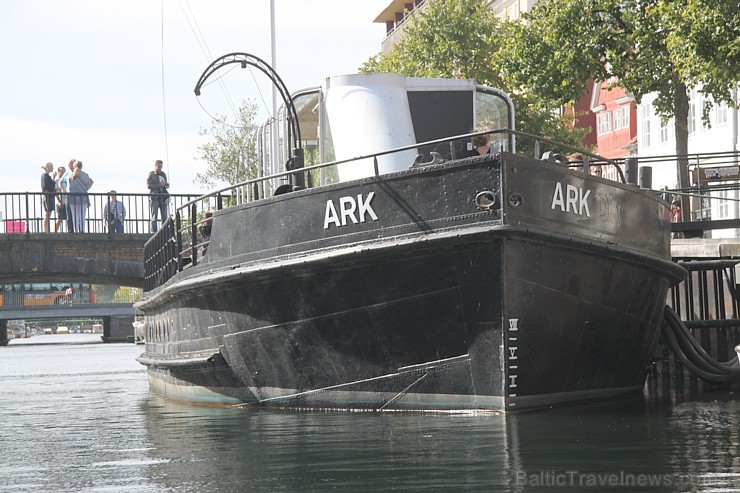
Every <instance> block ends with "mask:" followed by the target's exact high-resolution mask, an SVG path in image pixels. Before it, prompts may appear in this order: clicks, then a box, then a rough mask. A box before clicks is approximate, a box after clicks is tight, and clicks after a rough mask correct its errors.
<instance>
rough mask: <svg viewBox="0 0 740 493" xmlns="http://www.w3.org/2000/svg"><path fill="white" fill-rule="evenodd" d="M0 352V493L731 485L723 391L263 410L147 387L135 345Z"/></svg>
mask: <svg viewBox="0 0 740 493" xmlns="http://www.w3.org/2000/svg"><path fill="white" fill-rule="evenodd" d="M98 341H99V336H93V335H86V334H70V335H47V336H36V337H33V338H30V339H25V340H12V341H10V344H9V345H8V346H7V347H3V348H0V423H1V425H0V451H1V454H2V460H1V461H0V492H13V493H16V492H244V491H259V492H262V491H264V492H272V491H286V492H293V491H351V492H364V491H374V492H385V491H399V492H415V491H423V492H428V491H439V492H455V491H481V492H494V491H502V492H520V491H560V492H564V491H588V492H593V491H612V492H613V491H625V492H639V491H650V492H657V491H702V492H730V491H740V445H739V444H740V404H739V403H738V396H737V395H734V394H726V393H721V394H720V393H707V392H704V393H703V394H701V395H678V394H674V393H671V392H666V393H664V394H663V395H662V396H661V397H660V398H655V399H651V400H646V399H643V398H636V399H632V400H630V401H628V402H620V403H611V404H600V405H591V406H580V407H568V408H562V409H551V410H547V411H542V412H530V413H526V414H520V415H515V416H503V415H497V414H477V415H471V414H445V415H442V414H409V413H368V412H363V413H348V412H312V411H300V412H297V411H271V410H255V409H220V408H205V407H192V406H184V405H178V404H175V403H171V402H166V401H164V400H163V399H161V398H160V397H158V396H155V395H151V394H150V393H149V391H148V388H147V382H146V374H145V371H144V368H143V367H142V366H140V365H139V364H138V363H137V362H136V361H135V360H134V358H135V357H136V356H137V355H138V354H139V353H141V351H142V348H141V346H136V345H133V344H102V343H99V342H98Z"/></svg>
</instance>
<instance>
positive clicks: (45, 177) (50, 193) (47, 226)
mask: <svg viewBox="0 0 740 493" xmlns="http://www.w3.org/2000/svg"><path fill="white" fill-rule="evenodd" d="M41 169H43V170H44V171H43V172H42V173H41V191H42V192H43V193H44V196H43V197H42V198H41V200H42V202H43V204H44V233H48V232H50V231H51V212H52V211H53V210H54V191H55V189H56V183H54V178H52V177H51V175H50V174H49V173H51V172H52V171H53V170H54V165H53V164H51V163H46V164H44V165H43V166H41Z"/></svg>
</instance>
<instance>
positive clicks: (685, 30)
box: [503, 0, 740, 188]
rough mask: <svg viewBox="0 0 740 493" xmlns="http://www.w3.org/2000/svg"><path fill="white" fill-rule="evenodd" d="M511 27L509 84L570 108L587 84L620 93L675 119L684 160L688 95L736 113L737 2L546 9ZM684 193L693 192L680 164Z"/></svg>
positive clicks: (554, 0)
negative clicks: (649, 100) (649, 98)
mask: <svg viewBox="0 0 740 493" xmlns="http://www.w3.org/2000/svg"><path fill="white" fill-rule="evenodd" d="M524 20H525V22H522V23H519V24H517V25H515V26H512V30H511V34H512V38H511V43H510V44H508V45H507V46H506V47H505V49H504V51H503V54H504V55H505V56H504V59H505V60H506V65H505V71H506V76H508V77H510V78H511V79H513V80H516V81H517V85H518V86H519V87H521V88H522V89H523V90H526V91H529V92H533V93H536V94H539V95H540V97H542V98H546V99H553V100H556V101H559V102H561V103H562V104H567V103H568V102H573V101H576V100H577V99H578V98H579V97H580V96H581V95H582V94H583V93H584V90H585V88H586V84H587V83H588V81H589V79H591V78H594V79H597V80H601V81H607V82H610V83H614V84H618V85H619V86H621V87H623V88H624V89H625V90H626V91H628V92H630V93H632V95H633V96H634V97H635V99H636V100H637V102H638V103H639V101H640V100H641V99H642V98H643V97H644V96H645V95H646V94H649V93H655V94H656V95H657V98H656V99H655V101H654V103H653V106H654V108H655V110H656V112H657V113H658V114H659V115H660V116H661V117H662V118H663V119H664V121H667V120H668V119H669V118H671V117H673V118H674V122H675V123H674V125H675V135H676V154H677V155H679V156H686V154H687V153H688V114H689V91H690V90H691V89H692V88H697V89H698V91H699V92H700V93H702V94H704V96H706V97H707V98H708V104H707V106H706V107H705V110H704V118H705V120H706V118H707V115H708V112H709V110H710V109H711V107H712V104H713V103H720V102H724V103H728V104H730V105H734V104H737V101H736V100H733V91H734V89H735V88H736V87H737V84H738V82H739V81H740V10H739V9H738V5H737V0H540V1H539V2H538V3H537V4H536V5H535V6H534V8H533V9H532V10H531V11H530V12H529V13H527V14H525V16H524ZM678 183H679V187H681V188H683V187H686V186H688V167H687V159H679V166H678Z"/></svg>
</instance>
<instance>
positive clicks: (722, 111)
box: [714, 103, 727, 125]
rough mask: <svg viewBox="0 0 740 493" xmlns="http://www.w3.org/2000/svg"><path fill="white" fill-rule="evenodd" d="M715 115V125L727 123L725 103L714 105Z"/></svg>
mask: <svg viewBox="0 0 740 493" xmlns="http://www.w3.org/2000/svg"><path fill="white" fill-rule="evenodd" d="M714 108H715V112H716V113H715V116H716V120H717V125H723V124H725V123H727V104H726V103H722V104H718V105H715V107H714Z"/></svg>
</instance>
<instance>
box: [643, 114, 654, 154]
mask: <svg viewBox="0 0 740 493" xmlns="http://www.w3.org/2000/svg"><path fill="white" fill-rule="evenodd" d="M652 112H653V106H652V105H651V104H646V105H644V106H643V107H642V145H644V146H645V147H650V117H651V113H652Z"/></svg>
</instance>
